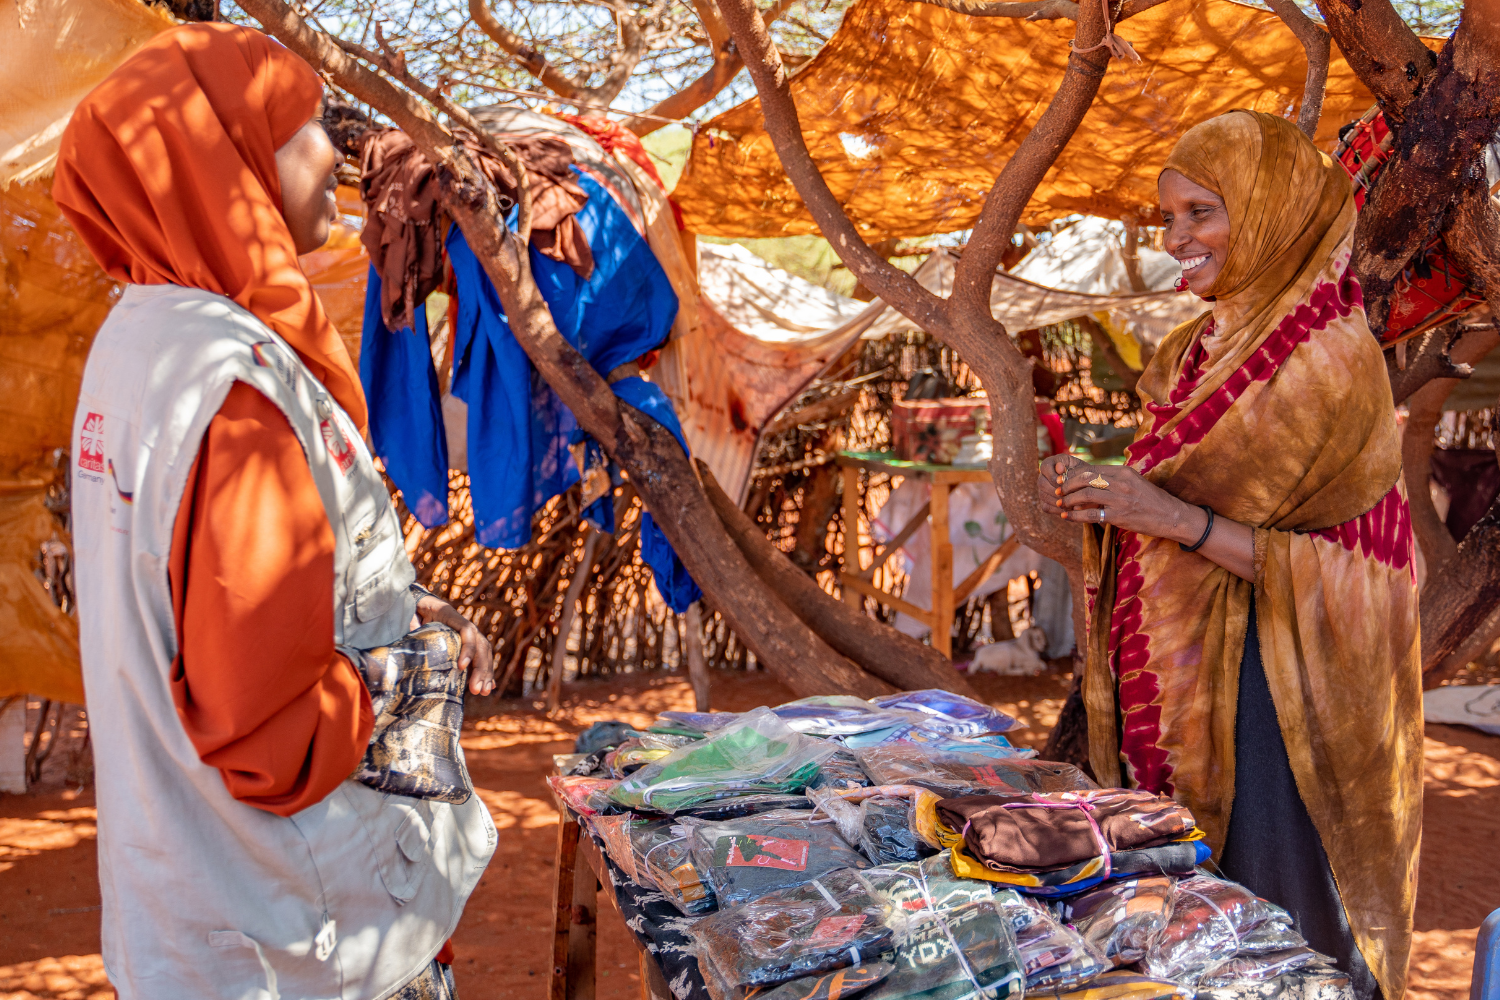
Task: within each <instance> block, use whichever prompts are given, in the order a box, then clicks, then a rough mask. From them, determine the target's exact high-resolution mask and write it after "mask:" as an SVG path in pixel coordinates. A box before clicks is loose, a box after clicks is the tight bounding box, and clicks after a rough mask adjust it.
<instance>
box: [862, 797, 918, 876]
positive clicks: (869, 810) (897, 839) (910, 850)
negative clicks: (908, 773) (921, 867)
mask: <svg viewBox="0 0 1500 1000" xmlns="http://www.w3.org/2000/svg"><path fill="white" fill-rule="evenodd" d="M916 826H917V824H916V803H915V802H912V801H911V800H910V799H898V798H888V797H886V796H883V795H877V796H874V797H872V798H868V799H865V800H864V801H863V802H861V803H860V804H859V849H860V850H861V851H863V852H864V855H865V857H867V858H869V859H870V861H871V862H873V863H874V864H877V865H890V864H897V863H899V862H903V861H919V860H921V859H922V858H924V857H926V856H928V855H931V854H936V853H937V851H936V849H935V848H932V847H929V846H927V844H925V843H923V841H922V838H921V837H919V836H917V829H916Z"/></svg>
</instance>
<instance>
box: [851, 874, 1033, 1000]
mask: <svg viewBox="0 0 1500 1000" xmlns="http://www.w3.org/2000/svg"><path fill="white" fill-rule="evenodd" d="M864 880H865V882H866V883H867V884H868V885H870V886H871V887H872V888H874V889H875V891H876V892H877V893H878V894H879V895H880V896H881V897H882V898H883V899H885V901H886V902H887V903H889V904H890V906H891V911H890V915H889V916H888V917H887V921H888V922H889V923H890V925H891V927H892V931H893V933H894V935H895V938H894V940H895V952H894V954H893V957H892V961H893V962H894V964H895V966H896V968H895V971H894V972H893V973H892V974H891V975H890V977H889V978H887V979H886V980H885V981H884V982H883V983H881V984H880V985H879V986H878V987H876V988H875V989H874V990H872V991H870V993H869V994H867V1000H918V998H920V1000H969V998H978V997H984V998H986V1000H1004V998H1007V997H1019V996H1020V995H1021V992H1022V986H1023V982H1024V973H1023V971H1022V968H1021V959H1020V956H1019V954H1018V953H1017V951H1016V942H1015V935H1014V934H1013V932H1012V931H1011V927H1010V922H1009V921H1008V920H1007V919H1006V918H1005V917H1004V916H1002V915H1001V913H1000V911H999V910H998V909H997V908H996V906H995V900H994V896H993V893H992V892H991V891H990V888H989V886H987V885H985V884H983V883H981V882H974V881H972V880H969V879H959V878H956V877H954V875H953V872H952V869H951V868H950V867H949V865H948V864H947V862H946V860H945V859H942V858H931V859H928V860H926V861H920V862H911V863H905V864H898V865H886V866H882V867H879V868H871V869H869V870H868V871H866V872H864Z"/></svg>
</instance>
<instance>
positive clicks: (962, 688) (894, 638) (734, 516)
mask: <svg viewBox="0 0 1500 1000" xmlns="http://www.w3.org/2000/svg"><path fill="white" fill-rule="evenodd" d="M698 472H699V474H700V475H701V476H702V477H703V488H704V489H705V490H707V491H708V497H709V501H710V502H711V503H712V504H713V506H714V510H715V511H717V512H718V515H719V517H720V518H722V519H723V521H724V526H725V527H726V528H728V529H729V533H730V536H731V537H732V538H733V539H734V541H735V544H736V545H738V546H739V547H740V551H741V552H743V553H744V554H745V558H746V559H747V560H749V562H750V565H751V566H752V567H753V568H754V570H755V572H756V573H757V574H759V576H760V578H761V580H763V581H764V582H765V583H766V585H767V586H769V587H770V588H771V589H772V590H774V591H775V592H776V593H778V594H781V595H782V596H783V597H784V598H785V599H786V602H787V604H788V605H789V606H790V607H791V608H792V609H793V610H794V611H795V612H796V613H797V615H798V617H800V618H801V619H802V620H803V621H804V622H806V623H807V625H808V627H810V628H811V629H812V630H813V631H814V632H816V633H818V635H820V636H822V637H823V638H824V639H825V640H826V641H827V642H828V644H829V645H830V646H832V647H833V648H834V649H836V650H838V651H839V652H840V653H843V654H844V655H845V656H847V657H849V659H851V660H853V661H854V662H855V663H857V664H859V665H860V666H862V667H864V668H865V669H866V670H868V671H869V672H870V673H872V674H874V675H875V676H876V677H879V678H880V679H882V680H884V681H888V682H889V683H891V684H894V685H896V687H898V688H903V689H905V690H915V689H918V688H941V689H943V690H944V691H952V692H953V693H954V694H961V695H965V696H966V697H970V698H973V697H976V695H975V693H974V689H973V688H971V687H970V686H969V682H968V681H966V680H964V678H963V677H962V676H960V675H959V673H958V671H957V670H954V669H953V664H952V662H951V661H949V659H948V658H947V657H946V656H944V655H943V654H942V653H939V652H938V651H937V650H935V649H933V648H932V647H931V646H928V645H924V644H923V643H920V642H918V641H917V640H916V639H913V638H912V637H911V636H909V635H906V634H904V633H901V632H898V631H896V630H895V629H893V628H891V627H890V626H889V625H887V624H885V623H884V622H878V621H876V620H875V619H873V618H870V617H868V616H866V615H865V614H863V613H861V612H860V611H859V610H857V609H856V608H853V607H850V606H849V605H847V604H845V603H844V602H842V601H838V600H834V599H833V598H832V597H830V596H828V594H826V593H824V591H823V588H822V587H819V586H818V584H817V583H816V581H814V580H813V579H811V578H810V577H809V576H808V575H807V574H806V573H804V572H802V571H801V570H800V569H798V568H797V567H796V566H795V565H794V564H793V563H792V561H791V560H790V559H788V558H787V557H786V554H785V553H783V552H782V551H781V550H780V549H778V548H777V547H776V546H774V545H772V544H771V542H770V539H768V538H766V535H765V532H763V531H761V529H760V528H759V527H758V526H757V525H756V523H755V522H754V521H752V520H750V518H749V516H748V515H746V514H745V512H744V511H742V510H740V509H739V508H738V507H736V506H735V504H734V501H732V500H730V499H729V497H728V495H726V494H725V493H724V491H723V489H721V488H720V487H719V484H718V482H717V481H715V479H714V476H713V473H712V472H710V471H708V466H706V465H704V464H703V463H702V462H699V463H698Z"/></svg>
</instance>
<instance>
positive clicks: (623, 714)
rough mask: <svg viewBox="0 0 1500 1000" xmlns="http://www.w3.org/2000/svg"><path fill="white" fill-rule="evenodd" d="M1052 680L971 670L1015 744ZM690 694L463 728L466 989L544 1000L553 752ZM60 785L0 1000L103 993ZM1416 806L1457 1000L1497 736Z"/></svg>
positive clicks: (661, 683)
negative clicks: (480, 846) (474, 794)
mask: <svg viewBox="0 0 1500 1000" xmlns="http://www.w3.org/2000/svg"><path fill="white" fill-rule="evenodd" d="M1065 684H1066V682H1065V680H1064V679H1063V678H1061V677H1058V676H1043V677H1038V678H981V685H982V689H983V691H984V693H985V695H986V697H987V698H989V699H990V700H991V701H993V703H994V704H996V705H998V706H999V707H1001V708H1002V709H1004V710H1006V711H1009V712H1011V713H1012V714H1013V715H1016V716H1017V717H1018V718H1020V719H1021V720H1022V722H1023V723H1025V724H1026V725H1027V726H1028V727H1029V728H1027V729H1023V730H1019V731H1018V732H1016V733H1013V734H1012V735H1013V736H1014V737H1017V742H1020V743H1035V742H1036V741H1037V740H1039V739H1041V738H1042V737H1044V736H1045V733H1046V731H1047V728H1048V727H1049V726H1050V725H1051V724H1052V722H1053V721H1054V719H1055V718H1056V713H1057V708H1058V706H1059V704H1060V699H1061V697H1062V695H1063V693H1064V691H1065ZM713 695H714V707H715V708H720V709H728V710H744V709H747V708H751V707H753V706H755V705H761V704H772V705H774V704H777V703H778V702H781V701H785V700H788V699H789V698H790V697H791V695H790V692H788V691H787V690H786V689H785V688H784V687H782V686H781V685H780V684H778V683H777V682H775V681H774V680H772V679H770V678H769V677H768V676H767V675H766V674H764V673H749V674H745V673H733V674H731V673H724V674H716V676H715V677H714V688H713ZM691 704H692V694H691V692H690V690H689V688H688V685H687V682H686V680H685V679H683V678H681V677H679V676H675V675H670V674H665V675H664V674H656V675H640V674H637V675H627V676H623V677H620V678H617V679H614V680H610V681H585V682H582V683H579V684H575V685H571V686H570V689H569V690H568V691H567V692H566V697H565V707H564V710H563V712H562V713H561V714H560V716H559V717H558V718H557V719H555V720H552V719H548V718H546V717H545V716H544V715H543V714H542V713H541V712H540V711H538V710H537V708H536V707H535V706H533V705H532V704H530V703H526V702H515V703H512V704H511V705H510V706H508V707H507V710H506V711H505V712H504V713H503V714H500V715H497V716H495V717H494V718H492V719H488V720H483V721H480V722H478V723H477V724H475V725H474V726H473V728H472V729H471V730H470V731H469V732H468V733H467V735H466V738H465V740H464V746H465V748H466V750H467V752H468V758H469V767H470V770H471V772H472V773H473V777H474V783H475V785H476V787H477V788H478V789H479V794H480V796H481V797H482V798H483V799H484V801H485V802H486V803H487V804H488V805H489V807H490V811H491V812H492V813H493V815H494V817H495V822H496V825H497V826H498V827H499V828H500V846H499V850H498V851H497V852H496V854H495V859H494V861H493V862H492V863H491V864H490V868H489V871H488V873H487V874H486V875H485V878H484V880H483V881H482V882H481V883H480V886H479V889H478V890H477V891H476V893H475V894H474V897H473V898H472V899H471V900H470V902H469V906H468V910H467V912H466V913H465V915H464V919H463V922H462V924H461V925H460V926H459V930H458V933H457V935H455V937H454V946H455V949H456V952H457V955H458V963H457V968H456V972H457V980H458V987H459V992H460V994H461V995H462V996H463V997H464V998H465V1000H544V998H545V993H544V991H545V983H546V980H545V978H544V977H545V972H546V969H547V963H548V961H549V957H548V956H549V931H550V926H551V914H550V911H549V906H550V899H551V890H552V855H553V846H554V839H555V836H556V833H555V831H556V824H557V812H556V810H555V808H554V807H553V804H552V800H551V796H550V794H549V792H548V790H547V786H546V783H545V781H544V778H545V776H546V774H547V773H548V771H549V770H550V768H551V766H552V754H554V753H565V752H569V751H571V749H572V743H573V738H574V736H575V735H576V734H577V733H578V732H579V731H580V730H581V729H583V728H584V727H585V726H587V725H588V724H589V723H591V722H595V721H598V720H600V719H609V718H619V719H624V720H626V721H630V722H634V723H637V724H644V723H646V722H649V721H650V719H651V718H652V717H653V716H654V715H655V714H656V713H657V712H660V711H664V710H666V709H681V708H690V707H691ZM61 785H62V773H61V770H60V769H59V770H58V771H57V772H56V774H55V776H51V777H49V776H46V775H44V780H43V782H42V785H41V786H40V787H39V788H38V789H37V790H36V791H34V792H33V793H31V794H28V795H10V796H0V1000H42V998H46V1000H85V998H87V1000H108V998H113V997H114V991H113V990H111V989H110V988H109V984H108V981H107V980H106V979H105V976H104V970H103V965H102V963H101V961H100V958H99V927H98V920H99V918H98V909H99V886H98V879H97V874H96V867H95V850H94V835H95V829H94V821H95V812H94V808H93V805H94V800H93V795H92V793H91V792H89V791H87V790H85V791H84V792H81V793H74V792H68V791H65V790H63V789H62V788H61ZM1424 809H1425V818H1426V835H1425V839H1424V842H1423V854H1422V869H1421V884H1420V888H1419V894H1418V900H1417V934H1416V942H1415V949H1414V956H1413V959H1412V973H1411V991H1410V992H1411V996H1412V998H1413V1000H1464V998H1466V997H1467V996H1468V991H1469V970H1470V966H1471V964H1472V962H1473V948H1474V938H1475V934H1476V930H1477V928H1478V926H1479V924H1480V922H1481V921H1482V920H1483V919H1484V917H1485V915H1486V914H1487V913H1489V911H1490V910H1491V909H1493V908H1495V907H1496V906H1500V870H1497V868H1496V866H1495V864H1494V861H1493V859H1494V857H1495V855H1493V854H1491V853H1490V851H1492V850H1493V849H1494V845H1495V843H1496V842H1497V840H1500V737H1493V736H1484V735H1482V734H1480V733H1477V732H1473V731H1470V730H1467V729H1463V728H1459V727H1450V726H1428V727H1427V787H1426V795H1425V799H1424ZM1485 858H1490V859H1491V860H1490V861H1489V862H1486V861H1485V860H1484V859H1485ZM600 902H601V905H600V913H601V918H600V922H599V959H598V962H599V965H598V968H599V981H598V1000H634V998H636V997H638V996H639V995H640V980H639V975H638V972H637V966H636V953H635V949H634V946H633V944H632V943H631V941H630V937H629V934H628V932H627V931H626V929H625V926H624V924H623V923H622V922H621V921H620V918H619V916H618V915H617V914H615V912H614V911H613V910H612V909H611V908H610V907H609V905H608V903H607V902H606V901H604V900H603V898H602V897H601V901H600Z"/></svg>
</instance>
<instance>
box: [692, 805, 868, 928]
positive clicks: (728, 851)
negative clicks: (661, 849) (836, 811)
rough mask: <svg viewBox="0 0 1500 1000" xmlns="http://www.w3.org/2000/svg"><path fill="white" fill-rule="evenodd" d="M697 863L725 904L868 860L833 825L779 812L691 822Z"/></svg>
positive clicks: (800, 814)
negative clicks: (732, 818)
mask: <svg viewBox="0 0 1500 1000" xmlns="http://www.w3.org/2000/svg"><path fill="white" fill-rule="evenodd" d="M685 825H687V826H688V827H689V829H691V831H692V834H693V840H692V851H693V862H694V865H695V866H696V867H697V869H698V870H699V871H700V872H702V873H703V876H704V879H705V880H706V881H707V882H708V884H709V885H710V886H711V887H712V888H713V891H714V896H715V898H717V899H718V901H719V905H720V906H721V907H727V906H734V905H736V904H739V903H745V902H749V901H750V900H752V899H756V898H757V897H760V896H764V895H765V894H766V893H768V892H775V891H776V890H778V889H786V888H790V887H792V886H797V885H801V884H803V883H805V882H810V881H812V880H813V879H815V878H818V877H819V876H821V875H824V874H826V873H828V872H830V871H834V870H835V869H840V868H851V869H854V868H868V867H869V864H870V863H869V862H868V861H866V860H865V859H864V857H862V856H861V855H860V853H859V852H858V851H856V850H855V849H854V848H853V847H851V846H850V845H849V843H848V842H847V841H845V840H844V838H843V837H841V836H840V835H839V832H838V829H837V827H835V826H834V825H833V824H831V823H818V822H815V821H814V820H813V817H812V814H811V813H807V812H793V811H790V810H775V811H773V812H768V813H760V814H758V815H755V816H746V817H744V818H742V819H734V820H725V821H723V822H720V823H703V822H698V821H693V820H688V821H686V822H685Z"/></svg>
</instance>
